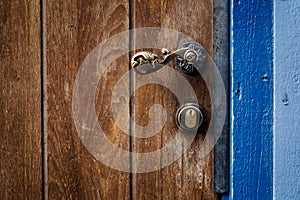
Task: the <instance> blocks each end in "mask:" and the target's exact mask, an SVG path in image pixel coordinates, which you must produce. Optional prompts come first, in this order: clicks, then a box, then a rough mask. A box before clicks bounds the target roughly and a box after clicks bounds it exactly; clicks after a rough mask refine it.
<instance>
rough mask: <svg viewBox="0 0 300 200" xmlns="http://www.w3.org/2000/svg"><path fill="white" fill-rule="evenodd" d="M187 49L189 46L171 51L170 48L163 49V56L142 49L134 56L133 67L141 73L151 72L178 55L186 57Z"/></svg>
mask: <svg viewBox="0 0 300 200" xmlns="http://www.w3.org/2000/svg"><path fill="white" fill-rule="evenodd" d="M187 50H188V48H181V49H177V50H176V51H173V52H171V53H170V52H169V50H167V49H162V53H163V54H164V55H163V56H158V55H156V54H154V53H151V52H147V51H141V52H138V53H136V54H135V55H134V56H133V57H132V59H131V67H132V68H133V69H135V71H136V72H137V73H139V74H142V75H143V74H150V73H152V72H155V71H157V70H159V69H161V68H162V67H163V66H164V65H166V64H167V63H169V62H171V61H172V60H174V59H175V58H176V57H177V56H180V57H184V54H185V52H186V51H187Z"/></svg>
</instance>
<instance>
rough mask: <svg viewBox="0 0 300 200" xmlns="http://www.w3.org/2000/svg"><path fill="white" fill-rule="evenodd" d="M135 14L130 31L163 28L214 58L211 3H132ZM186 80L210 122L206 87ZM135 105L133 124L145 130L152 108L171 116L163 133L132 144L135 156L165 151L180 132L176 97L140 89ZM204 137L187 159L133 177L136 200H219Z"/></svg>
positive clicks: (160, 90) (154, 87)
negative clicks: (190, 40)
mask: <svg viewBox="0 0 300 200" xmlns="http://www.w3.org/2000/svg"><path fill="white" fill-rule="evenodd" d="M132 9H133V10H132V17H133V19H132V26H133V27H132V28H140V27H161V28H169V29H172V30H175V31H179V32H182V33H184V34H186V35H188V36H190V37H191V38H193V39H194V40H196V41H197V42H198V43H200V44H202V45H203V46H204V48H205V49H206V50H207V51H208V52H209V53H210V55H212V47H213V39H212V38H213V33H212V30H213V23H212V22H213V18H212V1H211V0H205V1H192V0H190V1H179V0H168V1H154V0H148V1H135V0H133V1H132ZM140 40H141V38H136V37H135V38H134V41H140ZM174 42H175V43H176V42H179V41H174ZM133 45H135V44H133ZM166 48H168V47H166ZM172 50H174V49H172ZM154 51H155V50H154ZM184 76H185V78H186V79H187V80H188V81H189V82H190V84H191V85H192V86H193V88H194V90H195V92H196V94H197V97H198V101H199V104H200V105H202V106H203V107H204V109H205V111H206V113H207V114H208V120H209V119H210V114H209V113H210V109H211V103H210V97H209V93H208V89H207V87H206V85H205V83H204V81H203V80H202V78H201V77H199V76H198V77H193V76H189V75H184ZM137 78H138V77H137V76H135V77H134V79H137ZM134 79H133V80H134ZM166 79H168V81H172V82H173V84H174V85H175V87H177V88H178V87H179V88H180V87H181V85H178V84H176V77H172V76H169V77H166ZM134 89H135V88H134ZM133 99H134V101H133V104H132V106H133V108H132V110H133V118H134V119H135V121H136V123H137V124H138V125H140V126H146V125H147V124H148V123H149V116H148V114H149V112H148V110H149V109H150V107H151V106H152V105H154V104H160V105H162V106H163V107H164V108H165V109H166V112H167V116H168V119H167V121H166V124H165V126H164V128H163V129H162V131H160V132H159V133H158V134H157V135H155V136H153V137H151V138H147V139H139V138H134V139H133V143H132V150H133V152H144V153H146V152H151V151H155V150H157V149H160V148H162V147H163V146H164V145H166V144H167V143H168V142H169V141H170V140H171V139H172V138H173V137H174V134H175V133H176V132H177V130H178V128H177V126H176V123H175V113H176V109H177V107H178V106H179V105H178V102H177V100H176V97H175V96H174V94H172V92H171V91H170V90H168V89H166V88H164V87H162V86H159V85H155V84H149V85H146V86H143V87H142V88H139V89H138V90H137V91H136V93H135V95H134V98H133ZM154 123H155V122H154ZM133 126H134V124H133ZM133 130H134V129H133ZM133 134H135V133H133ZM204 136H205V130H202V132H201V133H200V134H199V135H198V136H197V137H196V139H195V141H194V142H193V143H192V145H191V147H190V148H189V149H188V151H187V152H184V153H183V156H182V157H181V158H180V159H179V160H177V161H176V162H174V163H173V164H171V165H169V166H167V167H165V168H163V169H160V170H157V171H154V172H149V173H142V174H134V175H133V180H132V194H133V199H216V198H217V196H216V194H215V193H214V192H213V188H212V185H213V183H212V153H210V154H209V155H208V156H206V157H205V158H204V159H201V158H200V157H199V156H198V155H199V151H200V146H201V143H202V141H203V139H204ZM182 145H185V144H182ZM182 149H183V148H182ZM178 150H179V151H180V149H178ZM134 164H135V163H133V165H134Z"/></svg>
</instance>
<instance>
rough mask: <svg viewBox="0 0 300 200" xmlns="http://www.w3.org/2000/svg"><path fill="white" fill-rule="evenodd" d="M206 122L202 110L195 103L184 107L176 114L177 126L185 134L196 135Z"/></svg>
mask: <svg viewBox="0 0 300 200" xmlns="http://www.w3.org/2000/svg"><path fill="white" fill-rule="evenodd" d="M203 120H204V115H203V110H202V108H201V107H200V106H199V105H197V104H194V103H186V104H184V105H182V106H181V107H180V108H179V109H178V110H177V113H176V123H177V126H178V127H179V128H180V129H181V130H183V131H185V132H194V133H196V132H197V130H198V129H199V127H200V126H201V125H202V123H203Z"/></svg>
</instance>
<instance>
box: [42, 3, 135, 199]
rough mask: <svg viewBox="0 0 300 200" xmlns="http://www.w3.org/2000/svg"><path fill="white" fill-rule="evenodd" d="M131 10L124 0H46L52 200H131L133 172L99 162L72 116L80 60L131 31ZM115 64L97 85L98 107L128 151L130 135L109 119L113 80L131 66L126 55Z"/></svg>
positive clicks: (112, 134)
mask: <svg viewBox="0 0 300 200" xmlns="http://www.w3.org/2000/svg"><path fill="white" fill-rule="evenodd" d="M128 12H129V11H128V3H127V2H126V1H125V0H104V1H96V0H93V1H85V0H78V1H47V2H46V48H45V51H46V64H47V67H46V71H47V78H46V84H47V85H46V88H47V118H48V120H47V135H48V140H47V143H48V144H47V145H48V150H47V152H48V163H47V165H48V197H49V199H129V193H130V191H129V181H130V179H129V174H128V173H125V172H119V171H116V170H113V169H111V168H109V167H106V166H105V165H103V164H101V163H100V162H99V161H97V160H96V159H95V158H94V157H93V156H92V155H91V154H90V153H89V152H88V151H87V150H86V149H85V147H84V146H83V144H82V143H81V141H80V138H79V135H78V133H77V131H76V129H75V125H74V121H73V118H72V90H73V86H74V81H75V77H76V74H77V72H78V70H79V67H80V65H81V63H82V62H83V60H84V59H85V57H86V56H87V55H88V53H90V51H91V50H92V49H93V48H95V47H96V46H97V45H98V44H99V43H100V42H102V41H103V40H105V39H107V38H108V37H110V36H113V35H115V34H117V33H120V32H122V31H125V30H128V27H129V25H128V22H129V20H128ZM114 66H117V67H111V68H110V70H108V72H107V73H106V74H105V75H104V76H103V78H102V79H101V81H100V82H99V84H98V91H97V98H96V100H95V102H96V111H97V113H98V115H99V116H98V117H99V119H98V120H99V123H100V125H101V126H104V127H102V128H103V129H106V130H107V131H108V132H109V135H108V138H109V139H111V140H113V138H121V139H118V141H119V142H118V144H116V145H118V146H121V147H122V148H123V149H125V150H128V151H129V136H128V135H125V134H122V133H121V131H119V130H117V129H116V127H115V126H114V124H113V123H111V122H112V121H113V120H112V114H111V109H110V107H109V105H110V97H111V92H112V90H113V87H114V83H116V81H117V80H118V79H119V78H120V76H121V75H123V74H124V73H125V72H126V71H127V70H128V56H127V55H125V56H122V57H120V58H119V59H117V60H116V61H115V63H114ZM95 73H96V72H95ZM124 135H125V136H124Z"/></svg>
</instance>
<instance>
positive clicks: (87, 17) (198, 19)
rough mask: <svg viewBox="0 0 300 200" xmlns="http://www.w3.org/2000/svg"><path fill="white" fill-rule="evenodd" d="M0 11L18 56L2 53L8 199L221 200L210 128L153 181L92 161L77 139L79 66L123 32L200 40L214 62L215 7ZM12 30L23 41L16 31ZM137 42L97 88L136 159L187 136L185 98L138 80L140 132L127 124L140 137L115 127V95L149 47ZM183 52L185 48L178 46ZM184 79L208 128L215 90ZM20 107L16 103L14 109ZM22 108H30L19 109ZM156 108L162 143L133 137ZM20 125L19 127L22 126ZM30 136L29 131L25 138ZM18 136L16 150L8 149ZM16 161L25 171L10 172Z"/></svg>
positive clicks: (133, 1)
mask: <svg viewBox="0 0 300 200" xmlns="http://www.w3.org/2000/svg"><path fill="white" fill-rule="evenodd" d="M1 3H2V4H1V8H2V15H3V17H1V20H2V21H1V23H0V24H1V26H2V25H3V30H4V31H2V32H1V33H2V36H1V40H0V41H1V42H2V45H3V46H9V47H10V48H9V49H10V50H7V49H6V50H5V48H2V47H1V53H0V54H1V56H2V57H1V59H2V61H4V62H3V63H4V65H2V63H1V76H0V79H1V84H2V85H3V86H4V87H3V88H4V89H2V90H1V92H2V93H1V99H0V100H1V102H0V103H1V109H2V112H1V115H3V117H1V119H0V121H1V123H2V125H1V132H2V133H1V144H2V147H1V148H2V153H1V161H0V162H1V177H2V180H4V179H5V178H6V177H10V178H12V180H11V181H8V180H7V181H6V182H4V181H1V183H0V186H1V187H0V189H1V193H0V194H1V199H5V198H7V197H9V196H11V195H15V196H16V197H26V198H31V199H38V198H41V197H43V198H45V199H217V194H216V193H215V192H214V190H213V179H212V176H213V175H212V174H213V172H212V164H213V156H212V152H211V153H210V154H208V155H207V156H206V157H205V158H200V157H199V156H198V152H199V151H200V147H201V144H202V142H203V140H204V137H205V136H206V131H207V129H206V128H204V129H202V130H200V133H199V134H198V135H197V137H196V138H195V140H194V141H193V143H192V145H191V146H190V147H188V150H187V151H184V152H182V153H183V154H182V156H181V157H180V158H179V159H178V160H176V161H175V162H173V163H172V164H170V165H168V166H166V167H163V168H160V169H157V170H155V171H151V172H146V173H128V172H126V171H120V170H116V169H112V168H110V167H108V166H107V165H105V164H103V163H102V162H100V161H99V160H97V159H96V157H95V156H94V155H93V154H91V153H90V152H89V150H88V149H87V148H86V146H85V145H84V144H83V142H82V140H81V138H80V136H79V134H78V130H77V129H76V126H75V122H74V118H73V117H74V113H73V108H72V102H73V101H74V99H73V92H74V91H73V89H74V84H75V80H76V76H77V74H78V71H79V70H80V66H81V65H82V63H83V62H84V60H85V59H86V57H87V56H88V55H89V54H90V52H91V51H92V50H93V49H94V48H95V47H97V45H98V44H100V43H101V42H103V41H105V40H106V39H108V38H111V37H113V36H115V35H117V34H119V33H121V32H123V31H127V30H129V29H136V28H142V27H158V28H167V29H171V30H174V31H178V32H181V33H183V34H185V35H187V36H189V37H191V38H192V39H193V40H195V41H196V42H198V43H200V44H201V45H203V47H204V48H205V49H206V51H207V52H208V53H209V54H210V55H211V56H212V54H213V2H212V0H199V1H194V0H187V1H179V0H166V1H157V0H147V1H141V0H130V1H128V0H101V1H99V0H92V1H86V0H77V1H50V0H49V1H44V0H42V1H41V2H37V1H36V2H34V3H28V2H27V1H22V0H19V1H18V2H17V3H12V2H4V1H1ZM18 9H20V11H18ZM19 14H20V15H19ZM22 20H23V21H22ZM27 20H28V21H27ZM15 22H18V23H17V24H16V23H15ZM12 27H13V28H15V29H16V30H17V32H12V31H10V30H11V28H12ZM1 28H2V27H1ZM20 30H22V31H23V32H20ZM137 37H138V36H136V35H134V33H132V32H128V38H129V40H128V42H129V43H128V53H126V54H122V55H121V56H119V57H118V58H117V59H115V60H114V61H113V62H112V63H110V65H109V68H108V70H106V71H105V73H104V74H103V75H102V77H101V80H100V81H99V82H98V83H97V90H96V96H95V110H96V114H97V119H98V123H99V125H100V126H101V127H102V129H103V130H105V133H106V137H107V138H108V139H109V140H110V141H111V142H112V143H113V144H114V145H116V146H117V147H118V148H121V149H123V150H124V151H127V152H134V153H140V152H151V151H155V150H157V149H160V148H162V147H163V146H165V145H166V144H167V143H168V141H169V140H170V139H172V137H174V132H176V131H177V130H178V127H177V125H176V123H175V115H176V110H177V108H178V107H179V103H178V100H177V99H176V96H175V95H174V94H173V93H172V92H171V91H170V90H169V89H168V88H165V87H163V86H161V85H158V84H148V85H145V86H142V87H141V88H135V86H136V82H137V81H138V79H139V78H140V77H138V76H137V75H136V74H134V73H131V74H130V76H129V83H130V90H133V91H135V93H134V95H133V96H132V97H131V100H130V104H128V108H125V109H127V110H128V112H129V113H130V115H131V118H132V119H133V122H134V123H133V122H131V123H130V124H128V131H129V132H130V134H131V136H129V135H128V134H124V133H123V132H122V130H121V129H120V128H119V127H118V126H117V125H116V123H115V121H114V116H113V113H112V105H111V95H112V93H113V90H114V87H115V86H116V84H117V83H118V81H119V80H120V79H121V77H122V76H123V75H124V74H125V73H126V72H128V71H129V70H130V69H131V67H130V59H131V57H132V56H133V54H134V53H136V52H137V51H138V50H137V51H132V52H130V48H132V47H135V46H136V45H137V44H136V41H139V40H140V39H141V38H137ZM18 41H22V42H23V43H20V42H18ZM174 43H175V44H177V43H178V45H179V44H180V42H179V40H178V41H177V40H174ZM166 48H168V47H167V46H166ZM140 50H142V49H140ZM147 50H149V51H154V52H157V51H158V50H157V49H147ZM172 50H175V49H172ZM25 52H26V53H25ZM8 54H10V56H9V57H7V55H8ZM16 57H18V58H16ZM23 65H24V67H22V66H23ZM28 66H30V67H28ZM170 66H171V67H174V64H170ZM25 67H28V70H25V69H26V68H25ZM95 73H96V72H95ZM182 75H183V76H184V77H185V78H186V80H188V81H189V83H190V84H191V85H192V87H193V89H194V90H195V92H196V95H197V98H198V102H199V104H200V105H201V106H202V107H203V108H204V110H205V112H206V114H207V120H208V121H209V120H210V118H211V116H210V111H211V103H210V102H211V99H210V96H209V92H208V88H207V85H206V84H205V82H204V80H203V79H202V78H201V76H189V75H186V74H182ZM19 76H20V77H21V78H20V79H18V77H19ZM16 79H18V80H16ZM6 80H7V81H6ZM166 80H168V81H170V82H172V84H174V85H175V86H174V87H176V88H180V87H181V85H179V84H178V83H177V82H176V77H174V76H169V77H167V79H166ZM14 81H17V82H16V84H14ZM10 84H13V85H14V87H16V88H17V89H18V90H20V92H18V93H16V94H18V95H17V96H16V95H14V93H12V92H11V90H9V89H8V87H11V85H10ZM5 88H6V89H5ZM22 91H23V92H22ZM83 92H84V91H83ZM7 94H9V95H8V96H7ZM11 98H15V99H16V100H13V101H11V100H10V99H11ZM21 99H24V101H25V103H24V104H22V103H20V102H19V101H21ZM154 104H160V105H162V106H163V107H164V108H165V112H166V113H165V114H166V116H167V120H166V122H165V125H164V127H163V128H162V130H160V131H159V132H158V133H157V134H156V135H154V136H153V137H149V138H144V139H141V138H136V137H134V135H135V128H136V127H135V126H136V124H138V125H140V126H146V125H147V124H149V123H150V118H149V109H150V108H151V106H153V105H154ZM10 107H16V110H14V111H13V113H14V114H15V115H9V114H7V111H8V110H10ZM7 115H8V116H10V117H8V116H7ZM87 117H89V116H87ZM2 119H4V120H2ZM11 119H13V120H16V122H15V124H16V125H15V126H13V125H12V124H11ZM128 123H129V122H128ZM152 123H154V125H155V123H157V122H155V121H154V122H152ZM21 129H25V130H26V134H25V135H24V133H23V132H21ZM10 133H13V134H12V136H13V137H14V140H10V139H8V137H9V135H10ZM2 141H4V142H2ZM17 145H18V146H20V147H19V148H17V147H16V146H17ZM182 145H183V146H182V149H184V144H182ZM5 149H6V150H5ZM182 149H178V151H182ZM12 151H16V152H17V154H15V155H14V156H15V157H16V159H15V160H16V162H17V163H18V165H20V166H19V167H18V168H16V169H13V168H11V169H10V166H11V165H14V164H9V163H11V162H12V160H14V158H8V156H9V153H10V152H12ZM5 152H6V153H5ZM134 155H136V154H134ZM21 158H22V159H21ZM128 159H129V162H128V163H129V164H130V165H131V166H129V167H132V166H135V167H140V166H136V165H140V163H134V162H133V161H134V158H133V157H132V156H130V157H128ZM27 162H29V163H27ZM158 162H159V160H158ZM142 167H143V166H142ZM15 172H17V173H15ZM21 183H22V184H23V185H22V184H21ZM24 185H25V186H24ZM7 188H11V189H10V190H7ZM2 191H5V192H4V193H3V192H2ZM18 191H19V192H20V195H17V194H18ZM2 197H3V198H2Z"/></svg>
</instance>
